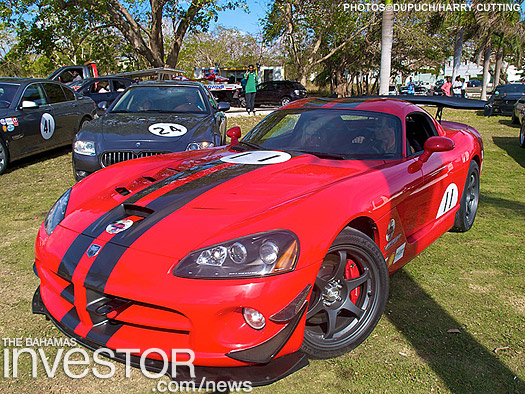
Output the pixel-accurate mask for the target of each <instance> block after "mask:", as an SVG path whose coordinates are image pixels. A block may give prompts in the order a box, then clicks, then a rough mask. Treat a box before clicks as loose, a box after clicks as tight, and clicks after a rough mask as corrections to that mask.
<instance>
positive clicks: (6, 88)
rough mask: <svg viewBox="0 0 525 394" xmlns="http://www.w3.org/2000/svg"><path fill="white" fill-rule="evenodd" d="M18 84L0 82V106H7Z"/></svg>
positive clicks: (11, 100)
mask: <svg viewBox="0 0 525 394" xmlns="http://www.w3.org/2000/svg"><path fill="white" fill-rule="evenodd" d="M19 86H20V85H16V84H11V83H0V108H9V106H10V105H11V103H12V102H13V98H14V97H15V93H16V91H17V90H18V87H19Z"/></svg>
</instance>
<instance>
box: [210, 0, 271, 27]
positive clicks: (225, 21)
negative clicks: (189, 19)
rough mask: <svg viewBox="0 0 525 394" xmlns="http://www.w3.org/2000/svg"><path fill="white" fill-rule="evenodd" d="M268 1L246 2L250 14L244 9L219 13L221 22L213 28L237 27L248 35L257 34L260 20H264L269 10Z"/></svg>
mask: <svg viewBox="0 0 525 394" xmlns="http://www.w3.org/2000/svg"><path fill="white" fill-rule="evenodd" d="M267 4H268V0H246V5H247V6H248V9H249V10H250V12H249V13H247V12H245V11H244V9H241V8H237V9H235V10H228V11H222V12H219V20H218V21H217V23H215V24H212V25H211V27H212V28H213V27H215V26H216V25H222V26H224V27H230V28H232V27H235V28H237V29H239V30H242V31H244V32H246V33H251V34H256V33H258V32H259V31H260V29H261V28H260V25H259V19H261V18H263V17H264V15H265V14H266V10H267V9H268V5H267Z"/></svg>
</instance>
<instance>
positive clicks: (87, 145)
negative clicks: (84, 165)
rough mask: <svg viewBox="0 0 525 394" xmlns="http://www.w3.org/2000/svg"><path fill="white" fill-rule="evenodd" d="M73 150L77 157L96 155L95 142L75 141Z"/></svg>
mask: <svg viewBox="0 0 525 394" xmlns="http://www.w3.org/2000/svg"><path fill="white" fill-rule="evenodd" d="M73 150H74V151H75V153H78V154H79V155H86V156H96V155H97V154H96V152H95V142H94V141H82V140H78V141H75V145H74V146H73Z"/></svg>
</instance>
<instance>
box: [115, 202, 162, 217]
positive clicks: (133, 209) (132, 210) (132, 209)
mask: <svg viewBox="0 0 525 394" xmlns="http://www.w3.org/2000/svg"><path fill="white" fill-rule="evenodd" d="M122 207H123V208H124V212H125V213H126V215H129V216H138V217H141V218H147V217H148V216H149V215H151V214H152V213H153V212H155V211H154V210H153V209H151V208H148V207H143V206H141V205H134V204H125V203H124V204H122Z"/></svg>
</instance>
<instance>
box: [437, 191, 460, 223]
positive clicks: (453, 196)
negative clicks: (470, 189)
mask: <svg viewBox="0 0 525 394" xmlns="http://www.w3.org/2000/svg"><path fill="white" fill-rule="evenodd" d="M458 194H459V192H458V187H457V186H456V184H455V183H451V184H450V185H448V187H447V190H445V194H443V198H442V199H441V204H439V209H438V212H437V215H436V219H437V218H439V217H441V216H443V215H444V214H445V213H447V212H448V211H450V210H451V209H452V208H454V207H455V206H456V204H457V203H458Z"/></svg>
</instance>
